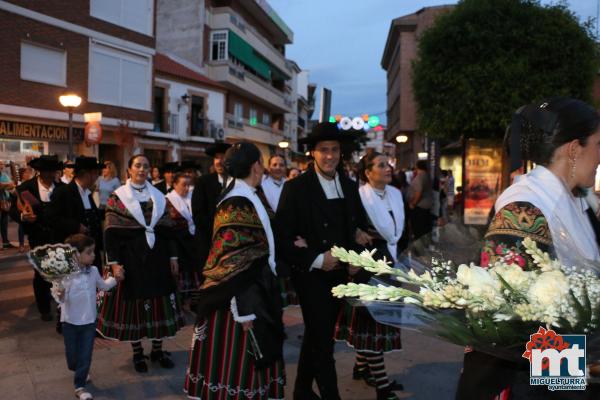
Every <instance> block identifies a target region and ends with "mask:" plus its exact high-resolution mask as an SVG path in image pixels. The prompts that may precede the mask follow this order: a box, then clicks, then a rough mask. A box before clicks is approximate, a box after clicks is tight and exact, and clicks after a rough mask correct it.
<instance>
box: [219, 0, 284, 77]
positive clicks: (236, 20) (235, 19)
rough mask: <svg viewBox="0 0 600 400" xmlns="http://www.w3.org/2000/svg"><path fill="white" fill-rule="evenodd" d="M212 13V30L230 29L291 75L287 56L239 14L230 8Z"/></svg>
mask: <svg viewBox="0 0 600 400" xmlns="http://www.w3.org/2000/svg"><path fill="white" fill-rule="evenodd" d="M212 11H213V14H212V15H211V18H210V24H209V25H210V27H211V29H213V30H216V29H228V30H232V31H234V32H235V33H237V34H238V35H239V36H240V37H241V38H242V39H244V40H245V41H246V42H248V43H249V44H250V45H251V46H252V47H253V48H254V49H255V50H256V51H257V52H258V53H260V54H261V55H262V56H263V57H265V58H266V59H267V60H269V62H271V63H272V64H273V65H274V66H276V67H277V68H279V69H280V70H282V71H286V72H287V73H289V74H291V71H290V69H289V68H288V66H287V65H286V62H285V56H284V55H283V54H281V52H280V51H279V50H277V49H276V48H275V46H273V45H272V44H271V43H269V41H268V40H267V39H266V38H264V37H263V36H262V35H261V34H259V33H258V31H257V30H256V29H254V27H253V26H252V25H249V24H248V23H247V22H246V21H245V20H244V19H243V18H242V17H241V16H240V15H239V14H237V13H236V12H234V11H233V10H232V9H231V8H229V7H224V8H213V10H212Z"/></svg>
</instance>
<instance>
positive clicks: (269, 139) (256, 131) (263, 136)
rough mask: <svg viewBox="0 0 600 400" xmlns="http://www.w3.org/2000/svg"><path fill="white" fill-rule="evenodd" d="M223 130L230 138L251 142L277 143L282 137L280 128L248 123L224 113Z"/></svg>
mask: <svg viewBox="0 0 600 400" xmlns="http://www.w3.org/2000/svg"><path fill="white" fill-rule="evenodd" d="M225 121H226V122H225V124H226V126H225V132H226V136H227V137H228V138H231V139H243V140H251V141H253V142H259V143H265V144H270V145H277V143H279V142H280V141H281V138H283V133H282V132H281V130H280V129H275V128H273V127H271V126H268V125H263V124H260V123H257V124H254V125H250V124H249V123H248V122H247V121H245V120H244V121H240V120H239V119H238V118H236V117H235V116H234V115H232V114H225Z"/></svg>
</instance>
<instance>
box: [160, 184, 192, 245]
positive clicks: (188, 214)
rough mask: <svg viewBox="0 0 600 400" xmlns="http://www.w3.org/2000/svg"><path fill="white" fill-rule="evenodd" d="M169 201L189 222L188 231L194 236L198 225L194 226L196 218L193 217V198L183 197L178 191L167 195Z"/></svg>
mask: <svg viewBox="0 0 600 400" xmlns="http://www.w3.org/2000/svg"><path fill="white" fill-rule="evenodd" d="M167 199H169V201H170V202H171V204H172V205H173V207H175V209H176V210H177V211H178V212H179V214H181V216H182V217H183V218H185V220H186V221H187V224H188V230H189V231H190V233H191V234H192V235H194V234H195V233H196V225H195V224H194V218H193V217H192V198H191V196H189V195H188V196H185V197H181V196H180V195H179V194H177V192H176V191H174V190H172V191H170V192H169V193H168V194H167Z"/></svg>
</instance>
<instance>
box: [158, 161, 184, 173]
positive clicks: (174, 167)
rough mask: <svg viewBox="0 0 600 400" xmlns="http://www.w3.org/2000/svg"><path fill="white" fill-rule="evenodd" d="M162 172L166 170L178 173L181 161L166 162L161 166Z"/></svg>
mask: <svg viewBox="0 0 600 400" xmlns="http://www.w3.org/2000/svg"><path fill="white" fill-rule="evenodd" d="M160 172H161V173H163V174H164V173H165V172H173V173H177V172H179V163H178V162H168V163H164V164H163V166H162V167H161V168H160Z"/></svg>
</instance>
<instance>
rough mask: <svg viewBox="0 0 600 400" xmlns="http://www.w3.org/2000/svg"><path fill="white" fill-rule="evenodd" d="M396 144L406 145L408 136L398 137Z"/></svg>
mask: <svg viewBox="0 0 600 400" xmlns="http://www.w3.org/2000/svg"><path fill="white" fill-rule="evenodd" d="M396 142H398V143H406V142H408V136H406V135H398V136H396Z"/></svg>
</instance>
